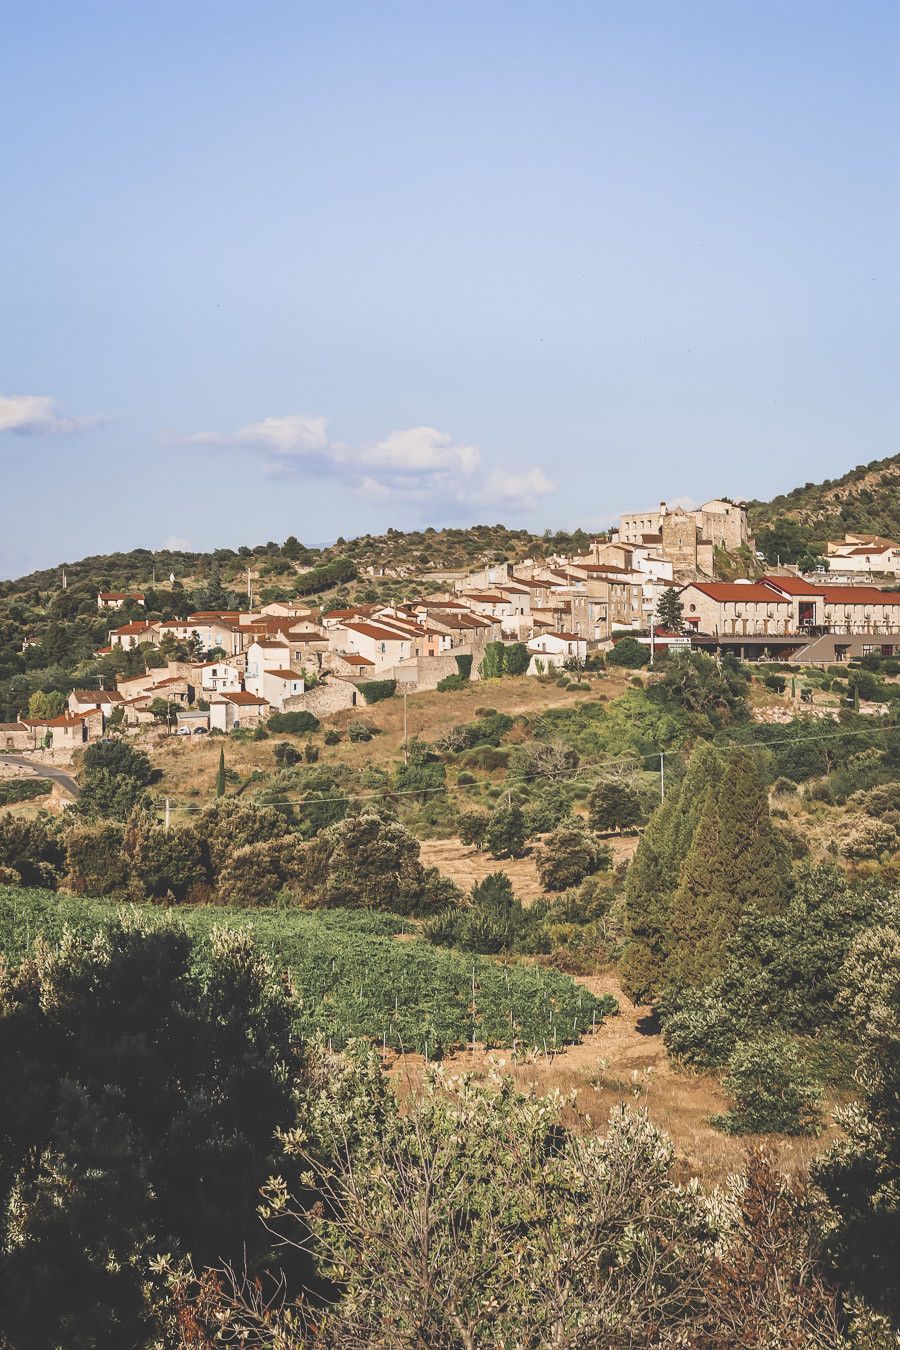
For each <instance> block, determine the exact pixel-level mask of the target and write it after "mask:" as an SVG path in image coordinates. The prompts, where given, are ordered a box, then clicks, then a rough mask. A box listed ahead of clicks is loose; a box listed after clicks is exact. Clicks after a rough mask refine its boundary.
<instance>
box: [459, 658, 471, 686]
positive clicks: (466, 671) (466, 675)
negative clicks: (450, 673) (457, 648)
mask: <svg viewBox="0 0 900 1350" xmlns="http://www.w3.org/2000/svg"><path fill="white" fill-rule="evenodd" d="M455 660H456V669H457V670H458V671H459V673H460V676H461V677H462V679H463V680H464V681H465V682H466V683H468V681H469V680H470V679H471V676H472V656H471V653H469V652H466V653H462V654H461V655H459V656H457V657H456V658H455Z"/></svg>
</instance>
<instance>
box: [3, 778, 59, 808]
mask: <svg viewBox="0 0 900 1350" xmlns="http://www.w3.org/2000/svg"><path fill="white" fill-rule="evenodd" d="M52 789H53V784H52V783H51V781H50V779H49V778H0V806H14V805H15V803H16V802H30V801H34V799H35V798H36V797H46V796H47V795H48V794H49V793H50V792H51V791H52Z"/></svg>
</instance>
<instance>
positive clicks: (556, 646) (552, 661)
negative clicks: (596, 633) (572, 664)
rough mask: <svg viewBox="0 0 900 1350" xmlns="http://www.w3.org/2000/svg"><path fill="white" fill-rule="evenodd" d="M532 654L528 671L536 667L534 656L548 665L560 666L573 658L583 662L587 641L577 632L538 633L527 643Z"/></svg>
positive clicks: (532, 671) (585, 655)
mask: <svg viewBox="0 0 900 1350" xmlns="http://www.w3.org/2000/svg"><path fill="white" fill-rule="evenodd" d="M528 650H529V652H530V653H531V656H532V662H531V665H530V666H529V673H530V674H533V673H534V670H535V669H537V665H536V662H535V660H534V658H537V659H538V660H546V661H547V664H548V665H553V666H561V665H563V663H564V662H566V661H570V660H575V661H579V662H583V661H584V660H585V658H586V657H587V641H586V640H585V639H584V638H583V637H580V636H579V635H578V634H577V633H571V632H562V633H551V632H547V633H538V634H536V635H535V636H534V637H533V638H532V639H531V641H530V642H529V643H528Z"/></svg>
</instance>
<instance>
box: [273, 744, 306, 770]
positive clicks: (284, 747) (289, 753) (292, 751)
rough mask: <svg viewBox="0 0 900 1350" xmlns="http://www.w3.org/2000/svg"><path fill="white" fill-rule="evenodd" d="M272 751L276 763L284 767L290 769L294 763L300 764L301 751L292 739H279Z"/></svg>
mask: <svg viewBox="0 0 900 1350" xmlns="http://www.w3.org/2000/svg"><path fill="white" fill-rule="evenodd" d="M272 753H273V755H274V756H275V763H276V764H278V765H279V766H280V767H281V768H283V769H289V768H290V767H291V765H292V764H299V762H300V758H301V756H300V751H299V750H298V749H297V747H296V746H295V745H291V743H290V741H278V742H277V744H276V745H274V746H273V747H272Z"/></svg>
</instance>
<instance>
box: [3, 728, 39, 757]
mask: <svg viewBox="0 0 900 1350" xmlns="http://www.w3.org/2000/svg"><path fill="white" fill-rule="evenodd" d="M34 744H35V736H34V732H33V731H32V729H31V727H30V726H28V725H27V724H26V723H25V722H0V750H7V751H16V750H31V749H32V748H33V747H34Z"/></svg>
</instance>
